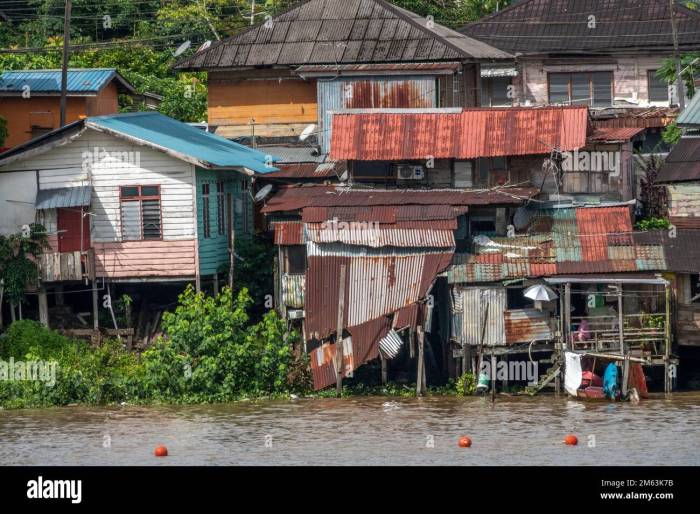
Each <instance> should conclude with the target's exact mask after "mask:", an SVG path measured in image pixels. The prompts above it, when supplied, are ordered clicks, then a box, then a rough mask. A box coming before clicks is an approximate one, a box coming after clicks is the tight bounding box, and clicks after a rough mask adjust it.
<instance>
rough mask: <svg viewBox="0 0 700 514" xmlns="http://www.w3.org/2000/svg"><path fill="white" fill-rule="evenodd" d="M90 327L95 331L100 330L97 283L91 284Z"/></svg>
mask: <svg viewBox="0 0 700 514" xmlns="http://www.w3.org/2000/svg"><path fill="white" fill-rule="evenodd" d="M92 327H93V328H94V329H95V330H97V329H99V328H100V311H99V298H98V289H97V282H96V281H93V282H92Z"/></svg>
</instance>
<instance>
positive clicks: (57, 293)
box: [54, 286, 66, 305]
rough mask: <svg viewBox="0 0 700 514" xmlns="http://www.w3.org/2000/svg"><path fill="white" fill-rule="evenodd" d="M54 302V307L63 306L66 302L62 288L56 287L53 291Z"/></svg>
mask: <svg viewBox="0 0 700 514" xmlns="http://www.w3.org/2000/svg"><path fill="white" fill-rule="evenodd" d="M54 300H56V305H63V304H64V303H65V301H66V299H65V296H64V294H63V286H56V288H55V290H54Z"/></svg>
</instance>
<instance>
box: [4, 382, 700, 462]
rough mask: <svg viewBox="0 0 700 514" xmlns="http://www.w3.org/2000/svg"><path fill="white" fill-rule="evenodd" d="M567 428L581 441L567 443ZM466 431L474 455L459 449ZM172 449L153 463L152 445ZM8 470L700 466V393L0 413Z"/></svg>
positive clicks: (300, 401)
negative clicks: (623, 399)
mask: <svg viewBox="0 0 700 514" xmlns="http://www.w3.org/2000/svg"><path fill="white" fill-rule="evenodd" d="M568 432H573V433H575V434H576V435H577V436H578V437H579V445H578V446H576V447H568V446H566V445H564V444H563V442H562V441H563V438H564V436H565V435H566V434H567V433H568ZM462 435H468V436H469V437H471V438H472V440H473V445H472V447H471V448H469V449H461V448H459V447H458V446H457V440H458V439H459V437H460V436H462ZM160 444H164V445H166V446H167V447H168V450H169V456H168V457H166V458H156V457H154V456H153V449H154V448H155V447H156V446H157V445H160ZM0 463H2V464H3V465H129V464H133V465H144V464H146V465H174V464H178V465H296V464H316V465H330V464H346V465H389V464H397V465H428V464H430V465H547V464H561V465H661V466H664V465H698V464H700V393H681V394H674V395H673V396H671V397H668V398H666V397H664V396H663V395H661V396H658V397H655V398H652V399H649V400H645V401H642V402H641V403H639V404H630V403H605V402H580V401H575V400H570V399H567V398H564V397H559V398H556V397H554V396H542V397H536V398H529V397H499V398H497V400H496V403H495V404H491V403H490V401H488V400H487V399H484V398H471V397H470V398H455V397H429V398H422V399H416V398H410V399H401V398H386V397H359V398H347V399H318V398H315V399H296V400H274V401H257V402H237V403H231V404H221V405H206V406H201V405H199V406H158V407H139V406H123V407H103V408H92V407H63V408H53V409H33V410H11V411H0Z"/></svg>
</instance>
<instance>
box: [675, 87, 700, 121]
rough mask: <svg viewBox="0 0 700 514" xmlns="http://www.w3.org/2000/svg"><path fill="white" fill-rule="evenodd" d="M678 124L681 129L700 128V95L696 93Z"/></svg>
mask: <svg viewBox="0 0 700 514" xmlns="http://www.w3.org/2000/svg"><path fill="white" fill-rule="evenodd" d="M676 123H677V124H678V126H679V127H688V128H699V127H700V93H696V94H695V96H694V97H693V99H692V100H691V101H690V103H689V104H688V105H687V106H686V108H685V109H684V110H683V112H682V113H680V115H679V116H678V119H677V120H676Z"/></svg>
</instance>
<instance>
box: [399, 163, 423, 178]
mask: <svg viewBox="0 0 700 514" xmlns="http://www.w3.org/2000/svg"><path fill="white" fill-rule="evenodd" d="M396 178H397V179H399V180H423V179H424V178H425V171H423V166H416V165H413V164H397V165H396Z"/></svg>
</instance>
